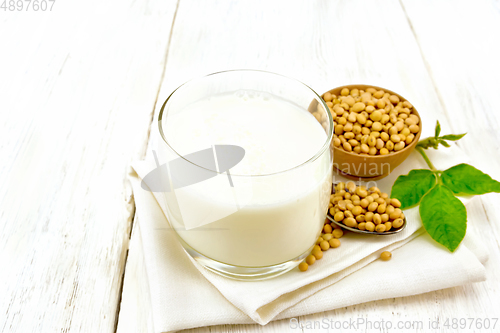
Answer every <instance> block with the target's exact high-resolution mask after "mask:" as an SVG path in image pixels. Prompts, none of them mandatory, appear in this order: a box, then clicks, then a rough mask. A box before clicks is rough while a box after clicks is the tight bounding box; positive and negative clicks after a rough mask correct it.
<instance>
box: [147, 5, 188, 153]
mask: <svg viewBox="0 0 500 333" xmlns="http://www.w3.org/2000/svg"><path fill="white" fill-rule="evenodd" d="M179 3H180V0H177V4H176V6H175V12H174V17H173V18H172V26H171V27H170V35H169V36H168V43H167V47H166V49H165V57H164V58H165V61H164V62H163V70H162V73H161V77H160V84H159V85H158V91H157V92H156V98H155V103H154V105H153V111H152V112H151V118H150V120H149V129H148V135H147V137H146V144H145V148H144V152H143V154H142V158H144V157H146V153H147V147H148V143H149V138H150V137H151V126H152V124H153V121H154V116H155V110H156V105H157V104H158V98H159V97H160V91H161V87H162V83H163V79H164V77H165V72H166V70H167V61H168V54H169V52H170V43H171V42H172V36H173V33H174V24H175V18H176V17H177V11H178V9H179Z"/></svg>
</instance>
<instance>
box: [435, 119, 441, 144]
mask: <svg viewBox="0 0 500 333" xmlns="http://www.w3.org/2000/svg"><path fill="white" fill-rule="evenodd" d="M439 133H441V125H440V124H439V120H438V121H437V122H436V130H435V134H434V137H435V138H436V139H437V138H438V136H439Z"/></svg>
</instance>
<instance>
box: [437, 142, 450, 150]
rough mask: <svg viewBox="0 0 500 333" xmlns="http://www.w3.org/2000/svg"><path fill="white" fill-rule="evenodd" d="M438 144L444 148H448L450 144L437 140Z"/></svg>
mask: <svg viewBox="0 0 500 333" xmlns="http://www.w3.org/2000/svg"><path fill="white" fill-rule="evenodd" d="M439 143H440V144H442V145H443V146H445V147H446V148H450V144H449V143H448V142H446V141H444V140H439Z"/></svg>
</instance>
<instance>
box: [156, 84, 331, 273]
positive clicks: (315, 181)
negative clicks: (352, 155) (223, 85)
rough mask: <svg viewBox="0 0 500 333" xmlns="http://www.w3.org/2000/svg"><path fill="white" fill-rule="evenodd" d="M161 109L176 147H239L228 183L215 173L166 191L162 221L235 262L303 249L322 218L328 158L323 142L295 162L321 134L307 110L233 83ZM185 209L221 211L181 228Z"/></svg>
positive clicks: (255, 262) (279, 258) (209, 252)
mask: <svg viewBox="0 0 500 333" xmlns="http://www.w3.org/2000/svg"><path fill="white" fill-rule="evenodd" d="M168 117H169V118H168V122H166V126H165V128H164V133H165V136H166V140H167V142H168V143H169V144H170V146H171V147H173V148H174V149H175V151H176V152H177V153H178V154H180V155H186V154H189V153H193V152H196V151H199V150H202V149H207V148H210V147H211V146H212V145H217V144H221V145H238V146H240V147H243V148H244V149H245V156H244V158H243V159H242V160H241V162H239V164H237V165H236V166H234V167H233V168H231V170H230V173H231V178H232V180H233V183H234V188H231V187H230V186H229V182H228V178H227V175H226V174H220V175H218V176H217V177H215V178H212V179H211V180H207V181H203V182H200V183H199V184H196V185H193V186H188V187H185V188H183V189H181V190H176V191H174V192H173V193H170V194H167V206H168V212H167V215H168V218H169V221H170V223H171V224H172V226H173V227H174V228H175V229H176V231H177V233H178V234H179V236H180V237H181V238H182V239H183V240H184V241H185V242H186V243H187V244H188V245H190V246H191V247H192V248H193V249H195V250H196V251H198V252H200V253H201V254H203V255H205V256H207V257H209V258H212V259H214V260H217V261H220V262H223V263H227V264H231V265H239V266H268V265H274V264H279V263H282V262H286V261H289V260H291V259H294V258H296V257H298V256H300V255H301V254H303V253H304V252H305V251H307V250H308V249H310V247H311V246H312V245H313V244H314V242H315V240H316V238H317V237H318V235H319V232H320V230H321V227H322V225H323V222H324V219H325V212H326V210H327V207H328V201H329V196H330V190H331V178H332V174H331V170H332V166H331V156H330V151H329V149H328V148H327V149H325V150H324V153H323V154H322V155H321V156H319V157H316V158H315V159H314V161H312V162H311V161H310V162H309V163H306V164H304V165H302V164H303V163H304V162H306V161H308V160H310V159H311V158H313V157H315V155H317V154H318V153H319V152H320V151H321V149H322V147H323V146H324V144H325V141H326V139H327V135H326V133H325V131H324V129H323V128H322V127H321V125H320V124H319V123H318V122H317V120H316V119H315V118H314V117H313V116H312V115H311V114H310V113H309V112H308V111H306V110H304V109H302V108H300V107H298V106H297V105H294V104H291V103H289V102H287V101H285V100H283V99H280V98H278V97H275V96H272V95H269V94H266V95H264V94H261V93H257V92H253V91H237V92H234V93H231V94H229V93H228V94H220V95H215V96H211V97H210V98H206V99H202V100H199V101H197V102H194V103H193V104H191V105H188V106H187V107H186V108H185V109H182V110H177V111H175V112H172V113H171V114H169V115H168ZM287 170H289V171H287ZM227 193H233V194H234V196H235V197H236V199H235V201H231V200H228V199H227V198H228V197H227ZM186 205H187V206H186ZM228 207H229V208H228ZM232 208H234V209H233V211H234V212H233V211H231V212H232V213H228V214H224V213H223V211H230V210H231V209H232ZM228 209H229V210H228ZM192 212H195V213H197V214H200V216H202V215H204V214H206V215H209V214H217V213H221V212H222V213H221V214H222V217H221V218H218V219H215V220H214V221H212V222H210V223H207V224H203V225H200V226H198V227H195V228H187V229H188V230H186V227H187V226H188V224H187V223H186V224H185V223H184V220H185V219H186V216H187V215H188V214H191V213H192ZM224 215H227V216H224Z"/></svg>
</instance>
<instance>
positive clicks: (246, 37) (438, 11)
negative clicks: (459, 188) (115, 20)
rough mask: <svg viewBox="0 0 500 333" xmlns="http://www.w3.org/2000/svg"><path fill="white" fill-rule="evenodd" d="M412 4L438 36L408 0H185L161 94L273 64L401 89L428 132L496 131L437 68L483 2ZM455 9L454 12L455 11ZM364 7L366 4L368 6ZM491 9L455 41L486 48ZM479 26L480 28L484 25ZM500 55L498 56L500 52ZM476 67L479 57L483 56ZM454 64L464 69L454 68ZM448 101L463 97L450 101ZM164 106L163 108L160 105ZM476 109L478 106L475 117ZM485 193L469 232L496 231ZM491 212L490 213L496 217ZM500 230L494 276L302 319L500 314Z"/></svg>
mask: <svg viewBox="0 0 500 333" xmlns="http://www.w3.org/2000/svg"><path fill="white" fill-rule="evenodd" d="M408 3H410V1H408ZM411 3H412V5H413V7H414V8H417V9H416V10H418V14H419V15H421V16H419V19H421V21H420V24H419V26H420V27H422V26H424V25H428V28H427V29H426V32H428V34H425V35H424V34H420V32H419V31H418V29H417V24H416V23H414V22H413V19H414V15H413V14H412V13H410V12H409V9H408V8H407V7H408V6H407V2H406V1H405V2H404V7H403V6H402V4H401V3H400V2H398V1H388V2H383V3H381V2H366V1H341V2H333V1H314V2H310V1H309V2H306V1H295V2H293V3H290V2H289V1H287V2H285V1H273V2H265V1H252V2H249V1H248V2H247V1H240V2H237V3H230V2H228V1H214V2H211V3H210V5H208V4H207V3H203V2H201V3H200V2H194V1H191V0H182V1H181V2H180V6H179V11H178V14H177V18H176V23H175V26H174V29H173V36H172V42H171V51H170V52H169V57H168V62H167V66H166V73H165V79H164V81H163V83H162V87H161V91H160V98H159V100H160V101H163V100H164V99H165V98H166V97H167V96H168V94H169V93H170V92H171V91H172V90H173V89H175V87H177V86H178V85H179V84H181V83H183V82H184V81H186V80H188V79H189V78H191V77H194V76H198V75H201V74H203V73H209V72H215V71H219V70H225V69H234V68H255V69H263V70H271V71H274V72H278V73H282V74H285V75H289V76H292V77H295V78H298V79H300V80H302V81H303V82H305V83H306V84H309V85H310V86H311V87H312V88H313V89H315V90H316V91H318V92H319V93H321V92H324V91H326V90H328V89H331V88H333V87H335V86H338V85H341V84H348V83H370V84H374V85H379V86H383V87H387V88H389V89H391V90H395V91H397V92H399V93H401V94H402V95H403V96H405V97H406V98H407V99H409V100H410V101H411V102H412V103H413V104H414V105H415V106H416V107H417V108H418V110H419V112H420V113H421V115H422V117H423V120H424V124H425V128H424V134H423V136H424V137H425V136H428V135H431V134H432V133H433V130H434V124H435V120H436V119H437V118H439V120H440V121H441V123H442V127H443V132H450V131H452V130H453V131H454V132H457V131H458V132H460V131H466V130H467V131H469V133H470V134H469V135H470V138H468V139H469V140H471V141H472V142H477V141H476V140H480V139H481V138H482V136H480V135H479V134H480V133H481V132H482V133H483V137H484V133H492V132H493V131H494V129H495V128H496V124H497V123H496V118H495V120H494V121H492V122H489V121H487V120H484V121H483V122H482V124H483V125H484V127H482V128H481V129H477V128H476V127H474V128H471V127H472V126H471V125H470V124H471V123H473V119H474V118H475V112H476V109H474V112H470V111H468V110H470V109H469V108H461V107H457V105H458V106H459V105H461V104H460V103H461V102H460V100H458V101H457V100H454V101H452V102H446V101H447V100H448V99H454V98H456V95H457V93H458V92H459V91H460V89H457V91H455V92H451V91H448V90H440V89H441V86H440V84H439V80H438V79H436V75H437V74H435V72H434V67H435V66H440V65H441V64H442V63H443V62H446V61H449V60H450V59H451V58H453V57H456V54H457V53H459V52H458V50H454V51H453V52H450V54H449V56H448V57H443V58H440V55H442V54H444V53H446V52H447V47H448V45H447V44H446V43H441V41H442V40H441V38H439V34H437V35H436V36H430V35H432V33H435V32H436V31H439V30H440V28H441V27H442V26H443V25H445V24H446V27H447V28H446V29H447V31H448V32H449V34H450V35H453V34H454V33H455V32H456V31H457V30H455V29H458V25H460V24H462V22H463V20H462V19H463V17H468V15H466V14H467V12H468V8H469V9H470V8H471V7H475V4H474V5H472V4H471V3H468V4H467V5H465V4H461V5H460V6H458V8H459V10H458V11H456V10H455V5H454V3H455V2H453V3H452V2H451V1H446V2H440V4H431V2H429V3H427V4H425V5H420V4H419V5H417V4H416V3H414V2H411ZM452 7H453V8H454V10H453V11H451V10H450V8H452ZM263 8H265V10H263ZM360 8H363V10H359V9H360ZM429 8H434V9H435V12H433V13H432V15H435V16H436V17H435V18H434V19H433V20H430V19H429V18H428V16H427V17H426V15H428V14H429V13H428V11H429ZM486 9H487V6H486V5H484V4H481V5H479V6H478V7H477V8H473V10H474V13H475V14H476V15H474V16H473V17H472V19H473V20H472V21H470V22H468V24H467V28H460V29H461V30H458V31H460V32H462V31H463V30H465V29H472V30H471V31H469V32H468V33H467V34H457V35H453V38H457V39H460V38H461V36H465V37H467V39H464V40H462V41H461V43H460V44H456V47H457V48H458V47H459V46H461V45H464V44H467V43H472V45H476V44H475V43H477V41H476V39H477V38H474V37H475V36H485V35H487V32H486V31H484V30H483V29H484V28H482V27H481V24H482V19H481V17H482V16H481V15H482V13H483V10H486ZM405 10H406V11H405ZM445 14H446V15H445ZM495 15H496V14H495ZM445 17H446V18H449V21H448V20H445V19H444V18H445ZM488 17H490V18H491V17H493V18H494V17H496V16H494V14H491V13H490V14H488ZM408 18H409V19H408ZM490 18H489V19H488V22H489V23H488V25H487V27H490V28H491V27H496V25H495V24H496V23H495V24H494V23H492V22H491V19H490ZM467 20H469V17H468V18H467ZM444 21H446V23H444ZM192 22H197V24H195V25H193V24H192ZM474 27H477V28H475V29H474ZM493 31H495V32H493ZM498 31H500V30H499V29H496V30H491V31H489V33H492V32H493V38H496V39H498V37H499V36H500V35H499V33H498ZM431 37H432V42H431V43H430V44H429V45H431V47H432V48H433V50H432V53H433V54H434V55H435V57H434V58H435V59H437V60H439V62H436V63H434V62H431V61H430V60H429V59H428V58H427V52H428V50H427V49H425V48H423V47H422V43H423V38H431ZM483 44H484V45H486V44H488V45H489V47H490V48H489V49H491V48H492V47H497V46H492V44H494V43H491V41H489V40H485V41H484V42H483ZM483 44H482V45H483ZM486 49H488V48H486ZM475 50H477V48H471V50H469V52H468V53H466V55H464V57H463V58H459V59H461V60H457V62H456V64H457V65H458V64H460V63H462V64H463V63H464V62H465V63H470V61H468V60H466V59H467V56H469V57H470V55H471V54H472V53H473V52H474V51H475ZM497 53H498V52H497ZM497 53H492V55H491V57H493V56H494V55H495V54H497ZM483 60H484V61H485V62H486V64H484V65H483V64H481V66H489V64H490V62H491V61H492V58H490V56H487V57H486V58H485V59H483ZM473 65H477V64H476V63H473ZM446 68H447V69H451V70H455V68H453V66H450V67H448V66H447V67H446ZM460 68H461V67H460ZM469 69H470V70H471V71H473V70H475V67H474V66H472V67H470V68H469ZM453 74H454V75H455V76H450V77H451V78H450V80H455V82H460V80H466V82H467V85H472V86H475V85H476V84H477V80H480V78H478V77H477V75H476V76H470V77H469V78H467V77H466V76H464V77H461V76H459V74H458V73H453ZM498 74H500V73H498V72H494V73H493V74H488V75H491V78H493V77H495V76H496V77H498ZM446 76H447V72H446V71H445V72H442V73H440V75H439V77H444V78H446ZM491 78H490V79H489V81H488V82H490V83H489V84H490V86H488V87H487V89H485V90H484V91H483V94H482V95H481V96H482V97H483V98H487V100H488V103H490V102H493V98H494V97H493V96H495V94H490V93H491V88H492V86H491V84H492V83H493V82H494V81H492V79H491ZM467 80H468V81H467ZM486 85H488V84H483V85H481V86H480V87H483V88H485V87H486ZM447 103H457V104H452V105H451V106H449V105H448V104H447ZM467 103H469V104H467V106H471V105H474V106H475V107H478V108H479V107H482V106H483V105H482V103H483V100H482V99H477V98H476V95H470V96H469V97H468V102H467ZM158 110H159V108H158V106H157V108H156V112H158ZM484 110H485V109H484V108H483V111H481V112H482V113H478V114H480V115H481V117H482V118H483V119H488V120H489V119H490V118H491V117H499V116H498V115H494V116H493V115H491V114H488V113H485V112H486V111H484ZM467 112H470V113H469V114H467V115H466V114H465V113H467ZM478 112H479V111H478ZM485 117H486V118H485ZM456 118H460V119H461V120H460V121H461V123H460V124H461V126H462V127H460V126H457V125H456V124H457V123H456V122H455V121H456ZM467 123H468V125H467V126H466V124H467ZM496 135H498V134H496ZM497 141H498V140H497ZM462 147H464V149H465V150H466V151H467V152H468V153H469V154H470V156H472V157H473V158H474V159H475V158H476V157H477V156H478V155H484V154H485V153H486V150H485V149H477V145H476V146H475V147H476V149H477V150H475V151H472V149H474V147H472V146H471V149H468V148H467V147H466V146H464V145H462ZM498 147H499V145H498V144H496V143H495V144H492V147H491V149H493V150H498ZM152 148H154V147H153V146H152V143H151V142H150V147H149V150H150V149H152ZM495 159H496V157H495ZM483 160H484V158H483ZM495 161H496V160H495ZM493 163H497V162H493ZM492 168H493V167H490V168H489V169H492ZM488 171H489V170H488ZM493 174H495V173H493ZM497 178H500V177H497ZM485 200H486V201H487V200H492V201H494V200H498V196H497V195H489V196H487V197H486V199H481V200H475V201H473V202H472V203H471V204H470V205H469V207H468V211H469V218H470V219H474V220H475V221H477V225H476V226H470V228H469V229H473V228H477V229H478V230H485V229H486V230H490V229H492V227H491V224H493V223H494V218H491V216H493V217H496V216H497V215H496V213H492V209H491V208H487V209H486V214H485V211H484V210H483V207H482V203H484V202H485ZM492 214H494V215H492ZM490 215H491V216H490ZM488 217H490V218H489V220H491V222H490V221H489V220H488ZM497 230H498V229H493V233H492V234H489V235H483V239H484V241H485V243H486V244H487V246H488V248H489V249H491V253H490V256H491V257H490V262H489V263H490V264H489V265H488V268H489V270H488V281H487V282H485V283H478V284H474V285H468V286H463V287H457V288H452V289H448V290H441V291H436V292H431V293H427V294H423V295H417V296H412V297H405V298H397V299H388V300H382V301H376V302H369V303H365V304H360V305H355V306H351V307H347V308H343V309H337V310H334V311H328V312H324V313H318V314H314V315H309V316H303V317H299V318H297V320H299V321H302V322H304V321H307V320H321V319H322V318H325V317H326V318H334V319H335V320H340V321H344V320H347V321H349V319H351V318H366V319H370V320H380V319H384V320H404V319H422V320H424V321H426V322H427V320H435V319H437V318H440V319H441V320H443V319H446V318H459V317H467V316H471V315H475V316H479V315H482V317H484V316H490V317H491V316H494V313H493V312H492V311H494V309H495V308H498V306H499V304H498V301H496V299H498V295H499V294H500V292H499V291H498V287H496V286H494V285H493V284H494V283H496V284H498V279H497V278H495V277H494V275H496V276H500V275H499V274H498V270H499V265H498V262H499V260H498V259H499V258H500V257H499V251H498V242H497V241H496V239H498V237H495V236H498V231H497ZM469 232H470V231H469ZM495 242H496V243H495ZM129 258H130V260H129V262H128V264H127V274H126V278H125V279H126V283H125V284H126V285H127V283H130V285H134V284H137V283H139V281H135V282H134V279H136V277H134V276H135V275H137V274H136V270H141V269H143V266H141V263H140V261H139V260H137V261H134V260H133V258H135V257H133V256H130V257H129ZM493 263H494V264H493ZM128 272H131V273H130V276H131V278H130V280H128V281H127V279H128ZM489 292H490V293H489ZM131 294H132V293H131ZM494 295H496V296H494ZM126 296H127V288H126V289H125V290H124V303H125V300H126V299H127V300H128V301H127V304H128V305H130V304H132V303H133V302H136V304H141V306H142V304H144V303H145V302H143V301H141V300H139V299H137V297H138V296H137V295H136V296H135V297H136V298H135V299H134V296H133V295H132V296H130V297H127V298H126ZM122 307H123V305H122ZM137 310H138V311H136V313H137V314H138V316H145V318H142V319H136V320H135V321H134V322H135V323H137V322H144V321H146V320H147V318H148V316H149V315H150V310H148V309H137ZM139 310H140V311H139ZM129 313H132V312H129ZM127 322H128V320H127ZM125 326H127V325H123V327H125ZM130 327H133V329H130V330H123V331H127V332H128V331H130V332H132V331H133V332H146V331H147V329H148V328H143V327H138V326H133V325H132V326H130ZM288 330H289V322H288V320H282V321H277V322H271V323H269V324H268V325H266V326H264V327H261V326H259V325H221V326H213V327H209V328H198V329H192V330H186V332H228V331H231V332H263V331H264V332H283V331H288ZM323 331H324V332H326V331H327V330H323ZM120 332H121V330H120Z"/></svg>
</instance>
